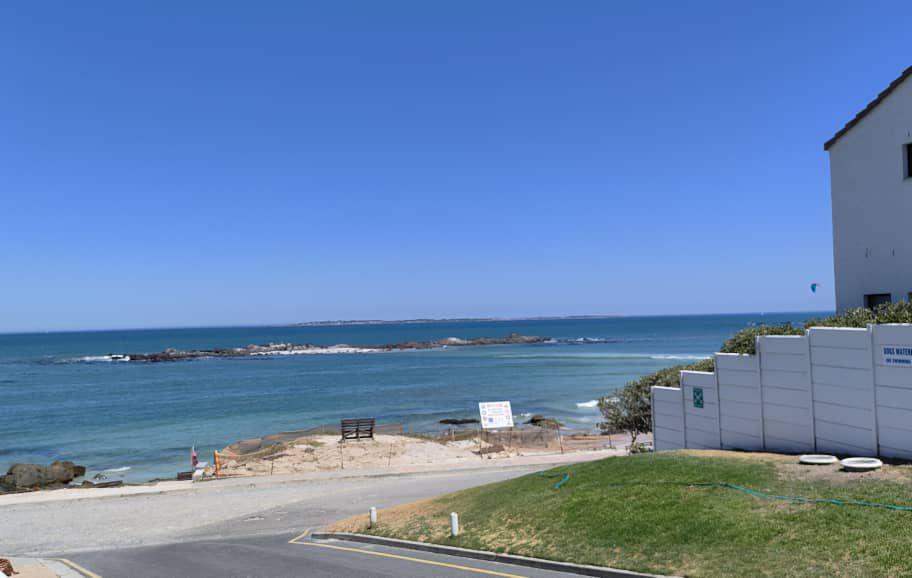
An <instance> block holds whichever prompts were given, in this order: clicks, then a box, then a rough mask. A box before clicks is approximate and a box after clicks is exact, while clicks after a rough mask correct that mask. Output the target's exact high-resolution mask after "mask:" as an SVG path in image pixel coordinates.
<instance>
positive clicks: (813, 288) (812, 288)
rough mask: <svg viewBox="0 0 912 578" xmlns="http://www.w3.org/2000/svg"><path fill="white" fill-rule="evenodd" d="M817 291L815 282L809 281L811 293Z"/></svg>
mask: <svg viewBox="0 0 912 578" xmlns="http://www.w3.org/2000/svg"><path fill="white" fill-rule="evenodd" d="M816 292H817V283H811V293H816Z"/></svg>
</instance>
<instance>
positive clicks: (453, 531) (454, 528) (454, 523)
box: [450, 512, 459, 538]
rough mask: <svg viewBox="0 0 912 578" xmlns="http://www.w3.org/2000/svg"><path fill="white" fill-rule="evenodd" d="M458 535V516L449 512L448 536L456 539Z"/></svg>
mask: <svg viewBox="0 0 912 578" xmlns="http://www.w3.org/2000/svg"><path fill="white" fill-rule="evenodd" d="M458 535H459V514H457V513H456V512H450V536H452V537H454V538H455V537H456V536H458Z"/></svg>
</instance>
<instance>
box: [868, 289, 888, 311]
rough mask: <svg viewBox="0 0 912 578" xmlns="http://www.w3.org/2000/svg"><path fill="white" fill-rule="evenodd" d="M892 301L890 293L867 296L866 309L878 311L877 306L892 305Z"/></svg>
mask: <svg viewBox="0 0 912 578" xmlns="http://www.w3.org/2000/svg"><path fill="white" fill-rule="evenodd" d="M891 301H892V300H891V298H890V294H889V293H870V294H868V295H865V302H864V303H865V307H867V308H868V309H876V308H877V306H879V305H883V304H884V303H890V302H891Z"/></svg>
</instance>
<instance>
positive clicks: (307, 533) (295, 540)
mask: <svg viewBox="0 0 912 578" xmlns="http://www.w3.org/2000/svg"><path fill="white" fill-rule="evenodd" d="M307 536H310V528H307V529H306V530H304V533H303V534H301V535H300V536H295V537H294V538H292V539H291V540H289V541H288V543H289V544H298V543H299V542H298V540H300V539H301V538H306V537H307Z"/></svg>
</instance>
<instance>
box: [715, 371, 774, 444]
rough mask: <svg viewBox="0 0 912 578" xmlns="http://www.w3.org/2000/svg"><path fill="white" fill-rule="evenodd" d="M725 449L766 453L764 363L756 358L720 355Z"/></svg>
mask: <svg viewBox="0 0 912 578" xmlns="http://www.w3.org/2000/svg"><path fill="white" fill-rule="evenodd" d="M716 375H717V376H718V382H719V400H720V401H719V403H720V416H719V423H720V425H721V439H722V447H723V448H725V449H731V450H762V449H763V404H762V397H761V394H760V363H759V358H758V357H757V356H756V355H738V354H736V353H717V354H716Z"/></svg>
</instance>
